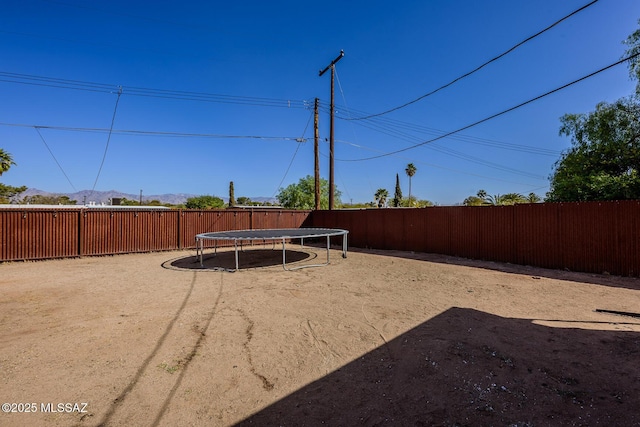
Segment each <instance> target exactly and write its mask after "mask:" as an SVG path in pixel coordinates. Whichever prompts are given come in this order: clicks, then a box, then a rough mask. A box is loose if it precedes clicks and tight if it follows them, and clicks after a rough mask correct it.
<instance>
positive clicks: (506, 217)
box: [475, 206, 517, 262]
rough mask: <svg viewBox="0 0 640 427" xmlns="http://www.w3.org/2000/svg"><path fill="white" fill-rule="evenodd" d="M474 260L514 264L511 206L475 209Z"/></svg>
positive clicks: (512, 214)
mask: <svg viewBox="0 0 640 427" xmlns="http://www.w3.org/2000/svg"><path fill="white" fill-rule="evenodd" d="M476 218H477V231H476V232H477V237H476V238H477V240H478V241H477V244H476V247H477V253H476V256H475V257H476V258H478V259H484V260H488V261H502V262H515V260H516V259H517V254H516V251H515V234H516V232H515V230H514V209H513V207H512V206H486V207H478V208H477V209H476Z"/></svg>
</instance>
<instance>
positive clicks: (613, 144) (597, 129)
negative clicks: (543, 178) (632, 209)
mask: <svg viewBox="0 0 640 427" xmlns="http://www.w3.org/2000/svg"><path fill="white" fill-rule="evenodd" d="M561 123H562V126H561V128H560V134H561V135H565V136H568V137H571V148H570V149H569V150H567V151H566V152H564V153H563V154H562V156H561V157H560V159H559V160H558V161H557V162H556V164H555V167H554V172H553V174H552V176H551V177H550V180H551V188H550V191H549V193H547V198H546V199H547V200H548V201H553V202H562V201H587V200H621V199H639V198H640V103H639V102H638V99H637V98H633V97H628V98H622V99H620V100H618V101H616V102H614V103H611V104H609V103H606V102H601V103H599V104H598V105H597V106H596V110H595V111H592V112H590V113H588V114H566V115H564V116H563V117H562V118H561Z"/></svg>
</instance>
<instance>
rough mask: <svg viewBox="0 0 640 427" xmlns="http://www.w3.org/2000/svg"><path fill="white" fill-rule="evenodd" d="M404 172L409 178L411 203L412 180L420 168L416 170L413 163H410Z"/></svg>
mask: <svg viewBox="0 0 640 427" xmlns="http://www.w3.org/2000/svg"><path fill="white" fill-rule="evenodd" d="M404 171H405V173H406V174H407V176H408V177H409V201H411V178H413V176H414V175H415V174H416V172H417V171H418V168H416V167H415V165H414V164H413V163H409V164H408V165H407V167H406V169H405V170H404ZM409 206H411V205H409Z"/></svg>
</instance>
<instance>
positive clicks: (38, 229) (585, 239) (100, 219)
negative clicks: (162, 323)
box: [0, 201, 640, 277]
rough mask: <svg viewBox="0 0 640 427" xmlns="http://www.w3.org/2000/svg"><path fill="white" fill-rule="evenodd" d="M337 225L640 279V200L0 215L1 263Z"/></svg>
mask: <svg viewBox="0 0 640 427" xmlns="http://www.w3.org/2000/svg"><path fill="white" fill-rule="evenodd" d="M298 227H331V228H344V229H347V230H349V245H350V246H355V247H361V248H375V249H396V250H404V251H415V252H430V253H438V254H446V255H454V256H460V257H465V258H473V259H484V260H490V261H499V262H509V263H513V264H522V265H531V266H538V267H546V268H553V269H569V270H572V271H583V272H592V273H603V272H608V273H610V274H615V275H621V276H635V277H640V202H639V201H619V202H589V203H538V204H526V205H516V206H500V207H464V206H456V207H431V208H421V209H363V210H336V211H313V212H310V211H291V210H274V209H252V210H118V209H113V210H111V209H91V208H88V209H84V208H82V209H80V208H78V209H56V207H52V208H50V209H29V208H28V207H20V208H10V209H4V208H3V209H0V233H1V234H0V244H1V246H0V261H13V260H35V259H47V258H64V257H76V256H86V255H108V254H120V253H129V252H150V251H163V250H175V249H187V248H193V247H194V245H195V240H194V237H195V235H196V234H198V233H204V232H210V231H223V230H240V229H261V228H298Z"/></svg>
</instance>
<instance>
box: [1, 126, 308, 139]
mask: <svg viewBox="0 0 640 427" xmlns="http://www.w3.org/2000/svg"><path fill="white" fill-rule="evenodd" d="M0 126H12V127H25V128H32V127H36V128H38V129H50V130H58V131H66V132H90V133H109V131H110V129H109V128H83V127H69V126H48V125H35V124H23V123H6V122H0ZM111 133H114V134H121V135H128V136H157V137H170V138H207V139H264V140H278V141H296V142H306V141H307V140H306V139H305V138H300V137H292V136H260V135H223V134H216V133H187V132H162V131H144V130H118V129H113V130H111Z"/></svg>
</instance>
